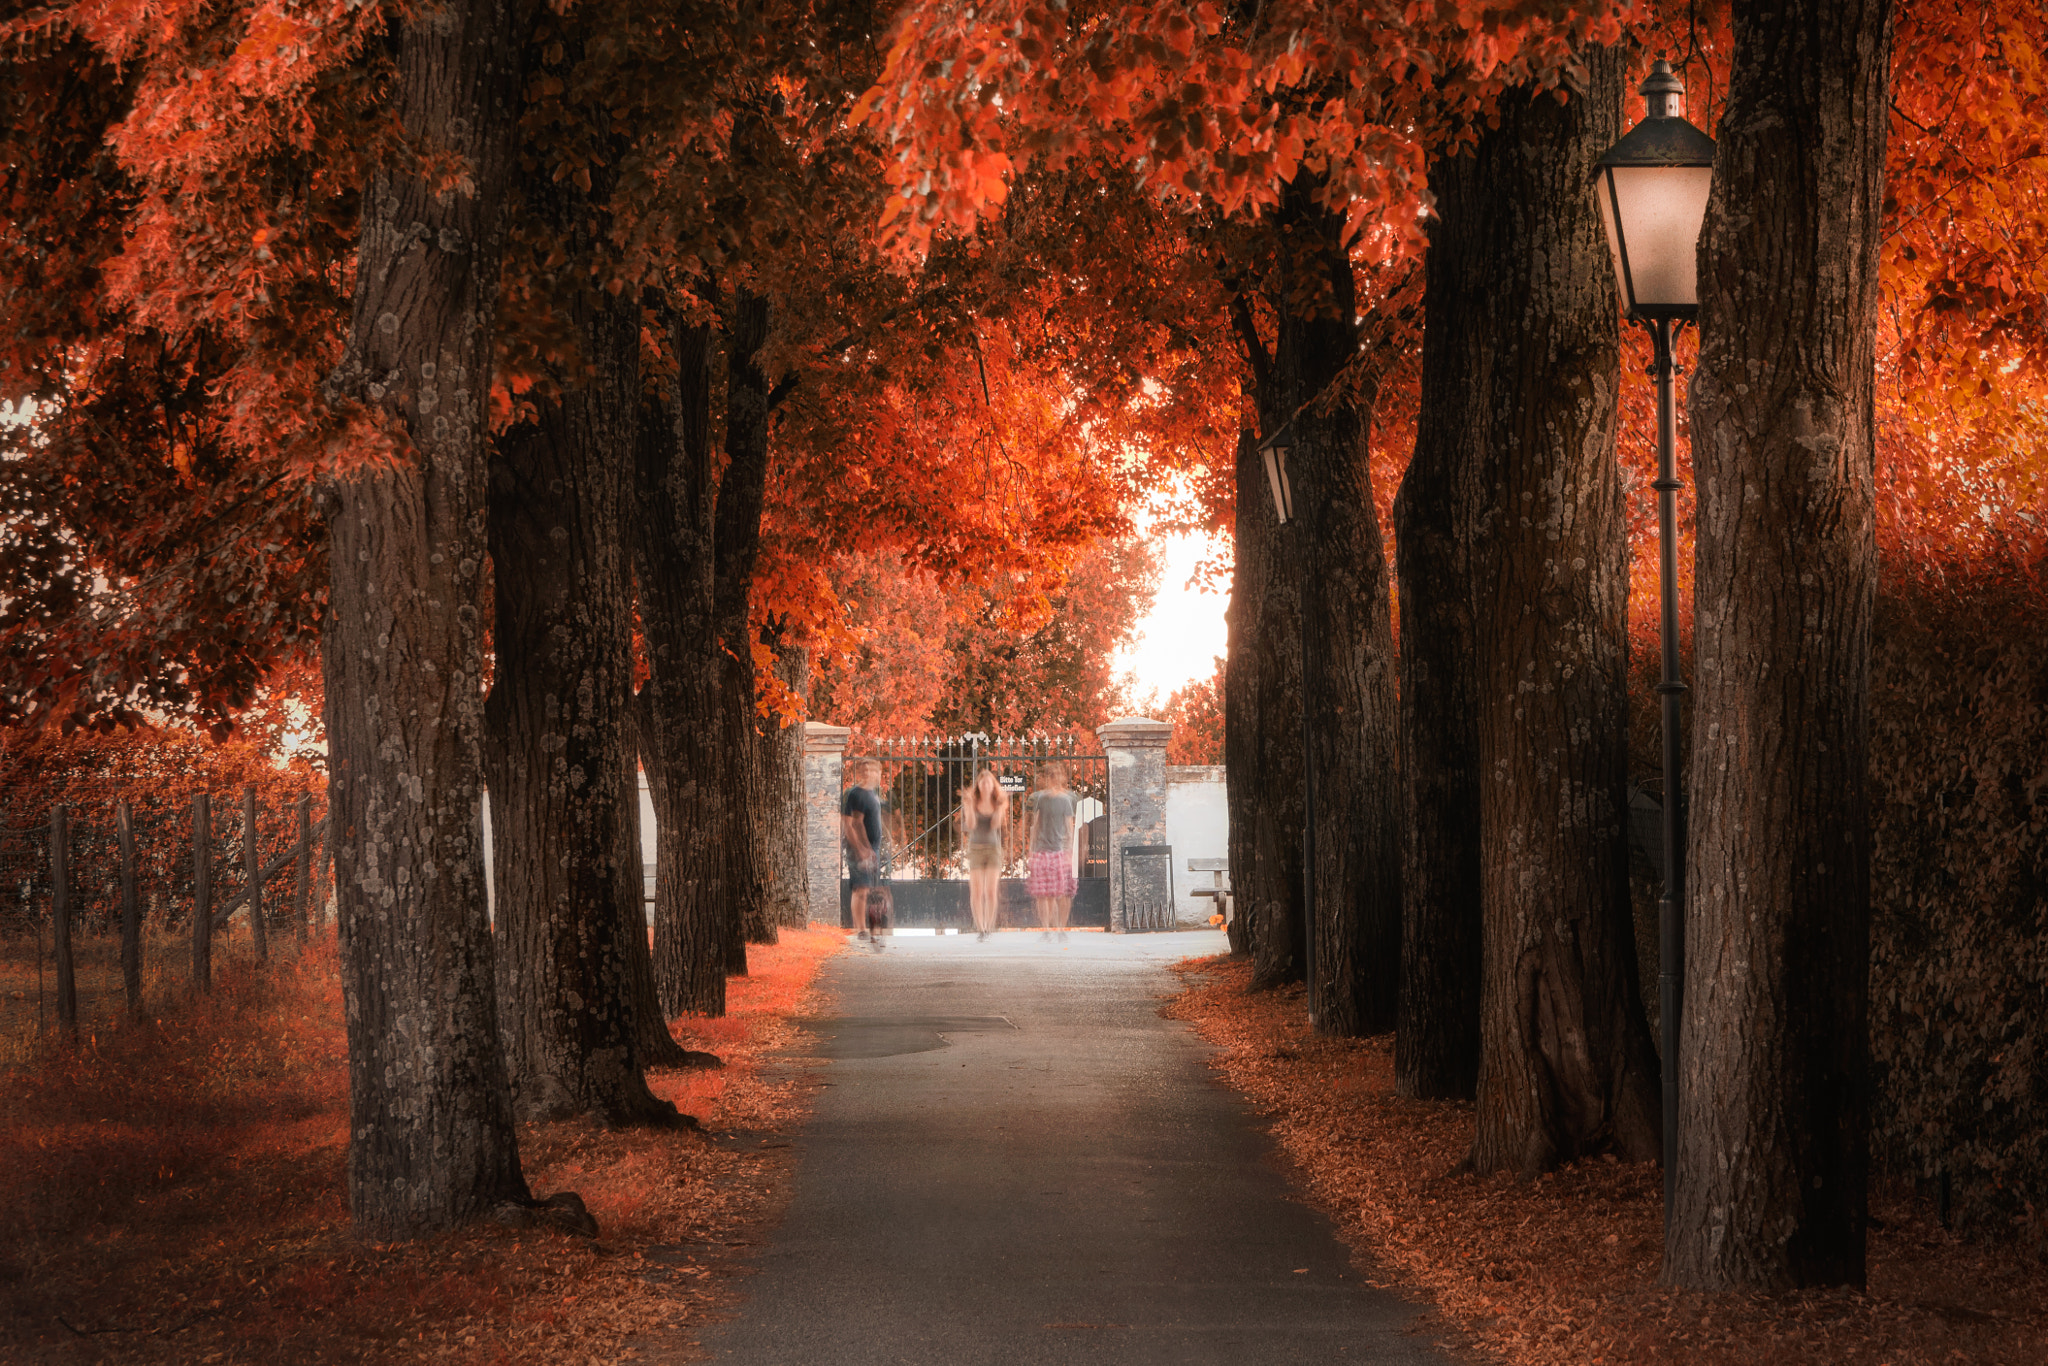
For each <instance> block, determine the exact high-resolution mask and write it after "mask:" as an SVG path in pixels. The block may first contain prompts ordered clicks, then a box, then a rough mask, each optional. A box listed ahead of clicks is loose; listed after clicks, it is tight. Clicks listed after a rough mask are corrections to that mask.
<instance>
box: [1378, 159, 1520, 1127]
mask: <svg viewBox="0 0 2048 1366" xmlns="http://www.w3.org/2000/svg"><path fill="white" fill-rule="evenodd" d="M1470 155H1471V154H1470V151H1469V149H1467V148H1463V147H1460V146H1458V145H1456V144H1453V145H1452V146H1451V147H1449V148H1447V149H1444V150H1442V151H1440V152H1438V153H1437V155H1436V156H1435V157H1434V158H1432V160H1431V162H1430V174H1429V179H1430V184H1431V185H1433V186H1435V187H1436V193H1437V196H1438V204H1439V211H1438V212H1436V213H1434V214H1432V215H1431V216H1430V220H1429V254H1428V257H1427V260H1426V263H1425V266H1424V284H1423V311H1424V323H1423V340H1422V377H1421V386H1420V387H1421V394H1420V408H1419V411H1418V415H1417V419H1416V426H1415V451H1414V454H1413V455H1412V456H1411V457H1410V458H1409V461H1408V469H1407V471H1406V472H1405V473H1404V474H1403V475H1402V477H1401V490H1400V493H1399V494H1398V495H1397V496H1396V497H1395V499H1394V544H1395V547H1396V556H1397V570H1398V573H1397V578H1398V580H1399V583H1400V595H1401V782H1402V799H1403V806H1402V846H1401V855H1402V869H1401V874H1402V882H1401V999H1400V1006H1399V1010H1398V1014H1397V1019H1396V1022H1395V1027H1394V1084H1395V1087H1396V1088H1397V1089H1398V1090H1399V1091H1400V1093H1401V1094H1402V1095H1404V1096H1412V1097H1417V1098H1423V1099H1467V1098H1469V1097H1471V1096H1472V1095H1473V1094H1475V1092H1476V1089H1477V1087H1478V1084H1479V998H1480V981H1481V976H1480V950H1479V946H1480V930H1481V925H1482V923H1483V920H1484V912H1483V909H1482V907H1481V903H1480V891H1479V886H1480V881H1479V879H1480V846H1479V738H1478V734H1477V721H1476V712H1477V698H1476V697H1475V695H1474V685H1475V681H1476V680H1475V679H1474V676H1473V675H1474V664H1475V662H1476V659H1477V653H1478V646H1477V642H1476V640H1475V639H1474V634H1473V624H1472V617H1473V603H1472V552H1473V550H1474V546H1473V545H1472V540H1471V528H1472V527H1473V526H1475V525H1476V524H1477V521H1478V517H1477V507H1478V503H1479V498H1480V490H1479V487H1478V475H1479V462H1478V459H1477V455H1478V452H1477V451H1476V449H1475V446H1476V444H1477V440H1478V432H1477V431H1476V430H1475V425H1474V424H1475V414H1474V413H1473V411H1472V409H1473V407H1474V406H1476V404H1475V398H1474V396H1475V395H1476V394H1477V393H1478V392H1479V389H1480V385H1481V383H1482V377H1483V376H1484V374H1485V371H1486V363H1487V357H1488V355H1489V352H1490V349H1491V347H1492V346H1493V344H1494V342H1495V341H1496V340H1497V338H1496V337H1495V336H1494V334H1493V333H1492V332H1490V331H1489V330H1488V329H1487V328H1486V327H1484V326H1482V325H1479V324H1478V322H1477V319H1479V318H1480V317H1481V316H1483V312H1484V308H1485V282H1484V278H1483V263H1484V262H1485V260H1486V259H1487V253H1488V251H1489V250H1490V248H1489V244H1488V243H1487V242H1486V240H1485V239H1486V233H1485V224H1484V221H1483V219H1482V218H1481V217H1480V216H1479V215H1478V214H1476V213H1473V212H1470V211H1461V212H1448V211H1447V207H1448V206H1447V205H1446V204H1445V197H1446V196H1447V195H1451V194H1455V193H1456V187H1457V186H1459V185H1461V184H1463V183H1464V182H1466V181H1469V180H1470V179H1471V178H1472V174H1473V171H1472V168H1471V167H1470V166H1467V167H1465V168H1463V169H1462V171H1461V169H1460V168H1459V166H1458V164H1457V163H1458V162H1459V161H1461V160H1465V161H1469V159H1470ZM1461 207H1462V206H1461Z"/></svg>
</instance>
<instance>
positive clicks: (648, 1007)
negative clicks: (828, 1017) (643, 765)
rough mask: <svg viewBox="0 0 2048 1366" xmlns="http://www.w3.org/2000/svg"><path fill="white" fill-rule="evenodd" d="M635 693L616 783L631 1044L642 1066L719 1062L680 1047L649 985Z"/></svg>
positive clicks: (650, 948)
mask: <svg viewBox="0 0 2048 1366" xmlns="http://www.w3.org/2000/svg"><path fill="white" fill-rule="evenodd" d="M642 711H643V708H642V705H641V703H640V701H639V699H638V698H637V697H636V698H635V699H634V700H633V701H632V702H631V704H629V706H628V708H627V714H626V718H625V726H624V733H625V737H626V743H625V746H624V749H625V754H624V759H625V772H624V774H623V775H622V782H621V784H620V787H619V830H618V839H619V860H618V869H619V873H618V876H619V883H620V889H619V897H620V901H619V904H620V907H621V910H622V913H623V915H624V917H625V919H624V922H623V925H622V930H621V933H622V938H623V941H624V945H625V978H626V980H625V996H626V1001H627V1004H628V1006H629V1008H630V1009H631V1011H632V1019H633V1050H634V1053H635V1055H636V1056H637V1057H638V1058H639V1059H640V1065H641V1066H642V1067H648V1068H653V1067H723V1066H724V1065H725V1063H724V1060H723V1059H721V1058H720V1057H719V1056H718V1055H717V1054H715V1053H704V1052H699V1051H698V1050H696V1049H693V1048H685V1047H683V1046H682V1044H680V1043H678V1042H677V1041H676V1036H675V1035H674V1034H673V1033H671V1032H670V1031H669V1027H668V1019H667V1017H666V1016H665V1015H664V1014H663V1013H662V1009H661V993H660V991H659V990H657V989H656V987H655V985H654V953H653V946H652V945H651V944H650V943H649V931H650V929H651V927H650V926H649V925H648V923H647V902H646V899H645V898H646V895H647V869H646V863H645V860H644V855H643V854H642V849H643V845H642V843H641V839H640V715H641V713H642Z"/></svg>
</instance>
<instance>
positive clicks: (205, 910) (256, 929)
mask: <svg viewBox="0 0 2048 1366" xmlns="http://www.w3.org/2000/svg"><path fill="white" fill-rule="evenodd" d="M237 807H239V809H237ZM22 814H24V813H21V812H20V811H19V810H18V809H17V810H15V811H11V812H6V813H0V1061H11V1060H14V1059H16V1058H18V1057H19V1056H21V1055H22V1054H23V1053H24V1051H25V1050H26V1049H27V1048H29V1047H31V1046H32V1045H33V1042H34V1040H35V1039H36V1038H38V1037H40V1036H41V1035H44V1034H46V1033H48V1032H50V1031H51V1030H54V1029H63V1030H71V1031H76V1030H77V1029H78V1028H79V1027H80V1024H81V1021H84V1022H86V1023H88V1024H89V1023H92V1022H95V1021H98V1020H102V1019H109V1020H110V1019H112V1018H113V1017H115V1016H116V1015H118V1014H120V1013H122V1012H126V1013H128V1014H130V1015H133V1014H137V1013H139V1012H140V1011H141V1010H142V1009H143V1007H144V1002H145V999H146V997H147V996H148V995H150V994H151V992H152V990H154V991H162V990H167V989H173V988H175V987H178V986H181V985H182V986H189V987H191V988H193V989H197V990H200V991H205V990H208V989H210V988H211V986H212V980H213V959H214V950H215V947H216V944H217V943H219V944H220V945H221V946H222V947H223V949H224V950H225V951H233V952H246V953H248V954H249V955H251V956H253V957H254V958H256V959H258V960H262V959H266V958H268V957H269V956H270V954H271V952H272V950H273V949H274V948H275V947H277V946H278V945H280V944H281V943H282V942H284V941H286V940H291V941H303V940H304V939H305V937H306V936H307V935H308V934H309V933H310V932H311V931H312V930H313V929H314V928H316V926H317V923H318V921H319V919H320V918H321V917H322V916H323V915H324V913H325V908H326V906H327V902H328V897H327V890H326V889H327V886H328V880H329V876H330V873H331V865H330V863H329V861H328V859H327V857H326V855H327V853H328V848H327V841H326V840H325V839H324V834H325V823H326V813H325V811H324V810H322V811H319V812H318V813H317V814H316V812H315V809H314V806H313V800H312V798H311V796H310V795H305V794H301V795H299V796H298V797H297V799H296V800H295V801H291V802H288V803H285V804H283V806H282V807H281V809H280V807H279V806H278V805H277V804H275V803H274V804H273V805H272V808H271V809H270V810H268V811H265V810H263V809H262V807H261V805H260V804H259V801H258V798H257V790H256V788H255V787H253V786H252V787H248V788H245V789H244V790H243V792H242V797H241V801H240V802H239V803H238V804H229V805H227V807H226V809H216V804H215V803H214V801H213V799H212V796H211V794H208V793H199V794H196V795H193V796H191V797H189V798H184V799H181V798H179V797H177V796H174V795H171V794H164V793H152V794H148V795H146V796H142V797H140V798H138V799H136V800H134V801H124V802H120V803H116V804H114V805H113V806H111V807H108V808H105V809H103V810H96V811H92V812H89V813H85V814H83V815H81V813H79V812H77V811H75V810H74V809H73V808H72V807H70V806H68V805H62V804H60V805H57V806H55V807H52V808H50V810H49V812H48V816H47V819H46V820H44V821H43V822H42V823H41V824H36V825H24V824H19V823H13V824H10V823H6V822H7V820H8V819H9V818H10V817H11V818H12V820H13V821H15V822H19V820H20V816H21V815H22ZM252 890H253V895H252ZM252 907H254V911H253V913H252V910H251V908H252Z"/></svg>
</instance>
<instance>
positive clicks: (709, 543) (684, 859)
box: [634, 324, 736, 1018]
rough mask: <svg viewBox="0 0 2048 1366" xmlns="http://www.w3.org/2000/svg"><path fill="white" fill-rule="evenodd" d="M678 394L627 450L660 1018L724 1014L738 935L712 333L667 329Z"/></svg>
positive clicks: (646, 407)
mask: <svg viewBox="0 0 2048 1366" xmlns="http://www.w3.org/2000/svg"><path fill="white" fill-rule="evenodd" d="M675 351H676V367H677V378H676V382H675V384H674V386H673V388H672V390H671V392H670V393H669V394H668V396H667V397H666V399H665V400H664V401H662V402H659V403H647V404H643V405H642V408H641V422H640V439H639V441H638V442H637V443H636V445H635V477H636V482H635V489H636V492H637V493H638V496H639V503H640V508H639V511H640V521H639V535H638V536H637V537H636V538H635V542H634V544H635V547H636V553H637V559H638V564H639V569H640V580H639V581H640V627H641V633H642V637H643V639H644V641H645V643H646V648H647V664H648V677H647V682H646V683H645V684H644V685H643V686H642V687H641V689H640V708H641V710H640V722H641V731H640V738H641V748H640V757H641V762H642V763H643V764H644V765H645V766H646V768H647V787H648V793H649V795H650V796H651V797H652V798H653V804H654V816H655V823H656V825H657V827H658V838H657V839H656V841H655V855H654V859H655V863H654V869H655V875H654V980H655V984H656V986H657V988H658V990H659V992H660V996H661V1013H662V1015H663V1017H664V1018H669V1017H673V1016H676V1015H680V1014H682V1013H684V1012H685V1011H695V1012H698V1013H700V1014H706V1015H723V1014H724V1013H725V973H726V961H727V958H728V952H729V951H728V947H727V939H728V938H729V937H731V936H732V934H733V932H734V930H735V929H736V925H735V923H734V917H733V907H734V902H733V900H732V898H731V897H729V896H728V894H727V887H726V875H727V866H728V863H729V860H728V858H727V857H726V854H725V852H724V844H723V841H724V837H725V834H726V829H727V822H726V820H725V810H726V802H727V799H728V794H729V793H730V792H731V791H732V788H733V786H734V783H733V779H732V778H731V776H730V775H729V774H728V773H726V772H725V768H726V767H727V765H726V763H725V752H724V751H721V749H720V747H719V745H718V743H717V736H716V735H714V733H713V732H714V730H715V728H716V721H717V719H718V717H719V707H718V700H719V697H718V689H717V671H718V663H717V661H716V659H715V657H714V647H715V643H716V639H717V637H716V634H715V628H714V625H713V617H712V579H713V569H714V555H713V536H712V510H713V507H714V506H715V500H716V497H717V482H716V480H715V477H714V475H713V473H712V456H713V453H712V449H711V329H710V328H709V327H708V326H703V325H695V326H684V325H680V324H679V325H678V326H677V327H676V328H675Z"/></svg>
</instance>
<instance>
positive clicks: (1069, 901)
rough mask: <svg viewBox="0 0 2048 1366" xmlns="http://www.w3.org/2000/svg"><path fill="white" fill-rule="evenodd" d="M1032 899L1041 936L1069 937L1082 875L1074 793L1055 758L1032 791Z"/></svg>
mask: <svg viewBox="0 0 2048 1366" xmlns="http://www.w3.org/2000/svg"><path fill="white" fill-rule="evenodd" d="M1025 844H1026V846H1027V847H1028V848H1029V849H1030V850H1031V881H1030V891H1031V901H1032V905H1033V906H1034V907H1036V908H1037V911H1038V925H1039V931H1040V933H1039V938H1041V939H1050V938H1052V936H1053V935H1054V934H1055V933H1057V934H1058V935H1059V937H1060V938H1062V939H1065V938H1066V937H1067V917H1068V916H1070V915H1072V914H1073V910H1074V892H1075V891H1076V889H1078V888H1079V886H1080V877H1079V875H1078V874H1077V872H1076V870H1075V867H1074V858H1075V853H1076V848H1077V846H1076V844H1075V840H1074V794H1073V793H1071V792H1069V791H1068V790H1067V766H1066V765H1065V764H1063V763H1061V762H1060V761H1059V760H1057V759H1055V760H1053V761H1052V762H1050V763H1047V764H1045V765H1043V766H1041V767H1040V768H1039V770H1038V791H1036V792H1034V793H1032V794H1031V822H1030V830H1029V832H1028V834H1027V835H1026V838H1025Z"/></svg>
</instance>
